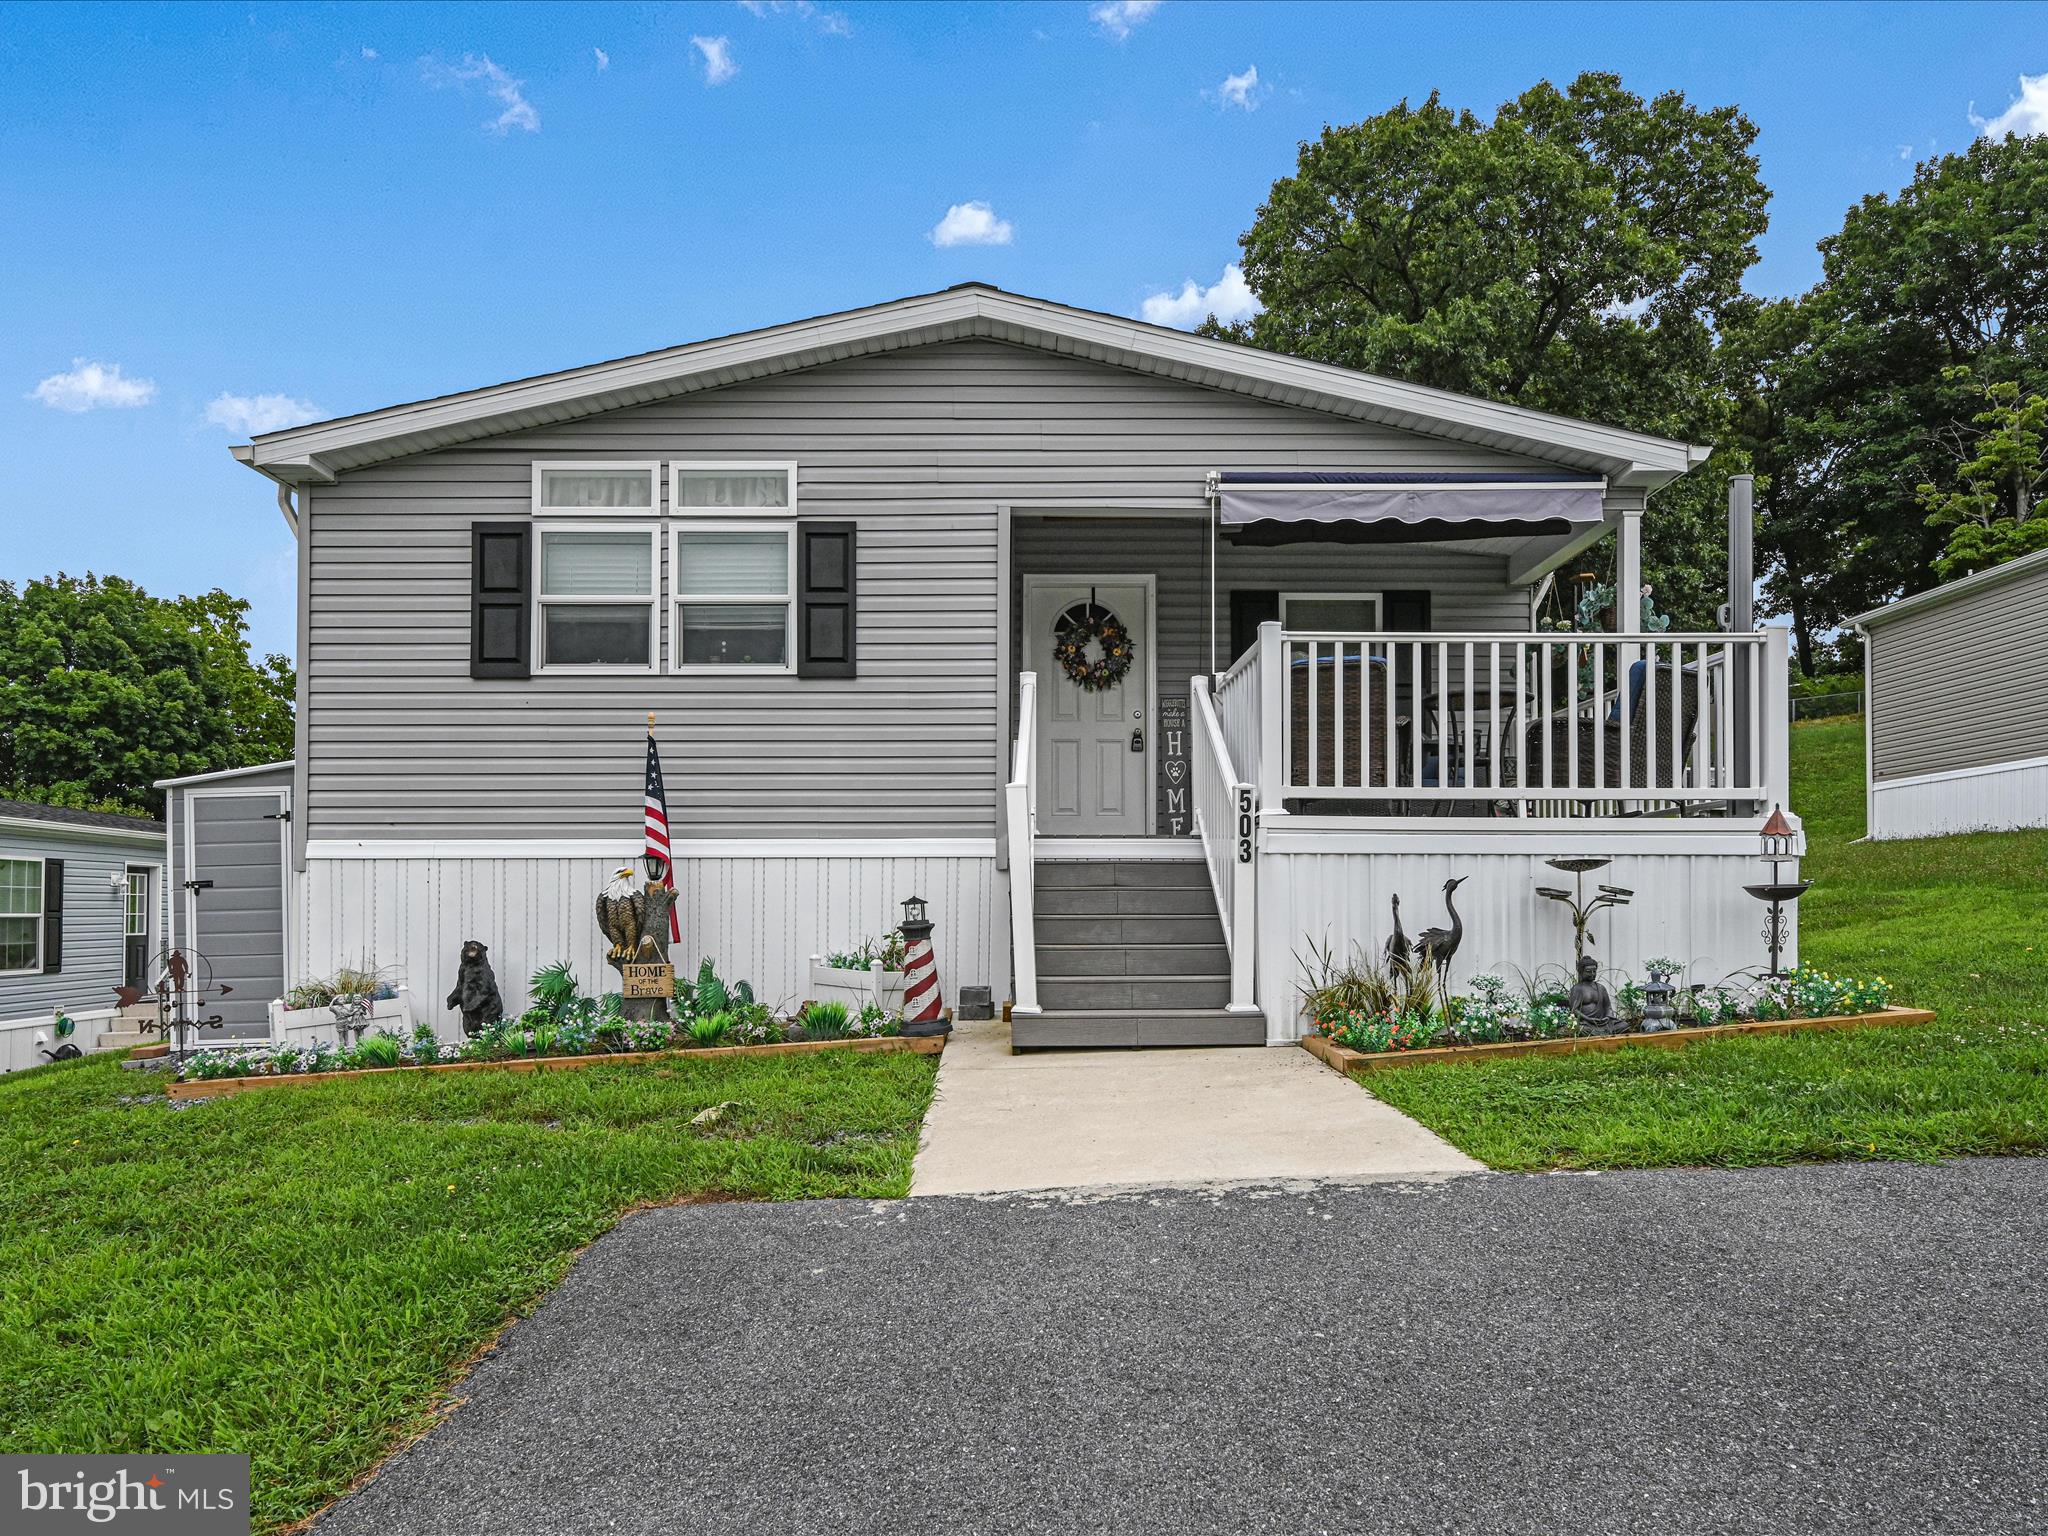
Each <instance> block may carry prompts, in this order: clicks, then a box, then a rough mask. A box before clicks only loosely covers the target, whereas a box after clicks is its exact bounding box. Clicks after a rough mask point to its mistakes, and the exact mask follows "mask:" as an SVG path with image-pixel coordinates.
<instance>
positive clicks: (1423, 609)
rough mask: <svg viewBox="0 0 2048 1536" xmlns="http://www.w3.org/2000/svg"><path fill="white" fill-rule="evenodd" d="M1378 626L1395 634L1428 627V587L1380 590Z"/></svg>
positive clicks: (1409, 632) (1412, 631)
mask: <svg viewBox="0 0 2048 1536" xmlns="http://www.w3.org/2000/svg"><path fill="white" fill-rule="evenodd" d="M1380 614H1381V620H1382V622H1381V624H1380V628H1382V629H1387V630H1392V631H1393V632H1394V633H1395V634H1397V635H1405V634H1413V633H1417V632H1420V631H1424V630H1427V629H1428V628H1429V589H1428V588H1427V587H1418V588H1417V589H1415V590H1414V591H1412V592H1382V593H1381V594H1380Z"/></svg>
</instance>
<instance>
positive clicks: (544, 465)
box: [531, 459, 661, 520]
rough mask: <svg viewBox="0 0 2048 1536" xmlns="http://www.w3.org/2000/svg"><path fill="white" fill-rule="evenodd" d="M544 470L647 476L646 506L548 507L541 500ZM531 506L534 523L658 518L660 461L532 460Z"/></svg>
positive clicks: (659, 507) (659, 510)
mask: <svg viewBox="0 0 2048 1536" xmlns="http://www.w3.org/2000/svg"><path fill="white" fill-rule="evenodd" d="M546 470H567V471H569V472H570V473H572V474H574V473H576V472H578V471H581V472H584V473H589V472H591V471H596V470H612V471H620V470H638V471H639V472H641V473H642V474H645V475H646V476H647V505H646V506H645V507H550V506H547V505H545V504H544V503H543V502H542V501H541V499H540V488H541V484H542V481H541V476H542V473H543V472H544V471H546ZM531 505H532V508H533V515H534V518H535V519H536V520H539V519H541V518H558V517H576V518H583V517H660V516H661V461H660V460H659V459H535V460H534V461H533V489H532V493H531Z"/></svg>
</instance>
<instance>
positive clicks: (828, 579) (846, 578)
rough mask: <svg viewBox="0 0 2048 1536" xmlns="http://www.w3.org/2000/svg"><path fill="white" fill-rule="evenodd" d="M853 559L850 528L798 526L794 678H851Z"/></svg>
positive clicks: (854, 604)
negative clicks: (795, 675)
mask: <svg viewBox="0 0 2048 1536" xmlns="http://www.w3.org/2000/svg"><path fill="white" fill-rule="evenodd" d="M854 555H855V549H854V525H853V524H852V523H837V522H835V523H822V522H807V523H802V524H800V525H798V528H797V562H796V567H797V657H796V673H797V676H798V677H853V676H855V675H856V673H855V657H854V647H855V629H856V618H857V612H856V607H857V600H856V596H855V585H856V576H855V570H854V567H855V559H854Z"/></svg>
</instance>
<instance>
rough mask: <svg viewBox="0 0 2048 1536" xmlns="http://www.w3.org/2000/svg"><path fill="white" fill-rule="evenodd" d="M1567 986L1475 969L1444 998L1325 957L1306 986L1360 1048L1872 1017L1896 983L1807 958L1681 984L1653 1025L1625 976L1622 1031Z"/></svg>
mask: <svg viewBox="0 0 2048 1536" xmlns="http://www.w3.org/2000/svg"><path fill="white" fill-rule="evenodd" d="M1650 965H1651V970H1652V973H1653V974H1655V975H1661V976H1665V977H1671V976H1676V975H1677V974H1679V972H1680V971H1681V970H1682V969H1683V967H1681V966H1680V965H1678V964H1677V963H1676V962H1675V961H1662V960H1654V961H1652V962H1650ZM1570 995H1571V994H1570V991H1569V990H1568V989H1567V988H1566V987H1564V986H1562V985H1545V984H1543V983H1542V982H1540V981H1538V982H1533V983H1525V985H1524V986H1523V987H1522V989H1521V991H1520V992H1519V994H1518V993H1517V991H1516V989H1515V988H1513V987H1511V986H1510V985H1509V984H1508V983H1507V981H1505V980H1504V979H1503V978H1501V977H1499V976H1490V975H1487V976H1477V977H1474V978H1473V981H1472V986H1471V990H1470V991H1469V992H1467V993H1466V995H1464V996H1463V997H1452V998H1449V999H1446V1000H1444V1001H1442V1002H1439V1001H1438V1000H1437V999H1436V998H1434V997H1433V996H1431V995H1430V993H1429V989H1428V988H1427V986H1426V985H1421V984H1418V985H1416V986H1414V987H1412V988H1410V989H1409V990H1407V991H1405V992H1404V991H1402V990H1401V989H1400V988H1399V987H1398V986H1396V985H1394V984H1393V983H1391V982H1390V981H1389V980H1388V979H1387V978H1386V977H1385V976H1384V975H1382V974H1380V973H1378V972H1376V971H1375V970H1374V969H1373V968H1371V967H1358V966H1353V967H1349V968H1343V967H1332V966H1330V965H1329V964H1328V962H1327V960H1326V961H1325V964H1324V974H1323V979H1322V981H1321V982H1320V983H1319V984H1318V985H1317V986H1315V987H1312V988H1309V989H1308V990H1307V991H1306V993H1305V1003H1306V1006H1307V1011H1308V1014H1309V1020H1310V1023H1311V1024H1312V1026H1313V1027H1314V1031H1315V1033H1316V1035H1318V1036H1320V1037H1322V1038H1324V1039H1327V1040H1329V1041H1330V1042H1331V1043H1332V1044H1334V1045H1336V1046H1339V1047H1341V1048H1342V1049H1344V1050H1347V1051H1350V1052H1352V1053H1354V1054H1357V1055H1365V1056H1377V1055H1382V1054H1386V1053H1389V1052H1395V1053H1398V1052H1401V1051H1425V1050H1440V1049H1445V1048H1453V1047H1459V1046H1479V1045H1503V1044H1527V1043H1531V1042H1545V1041H1552V1040H1584V1039H1601V1040H1606V1039H1633V1038H1638V1037H1639V1035H1641V1034H1644V1033H1661V1034H1672V1033H1682V1032H1685V1031H1689V1030H1699V1029H1704V1028H1712V1027H1719V1026H1723V1025H1730V1024H1742V1023H1774V1022H1787V1021H1790V1022H1795V1023H1800V1024H1805V1023H1809V1022H1810V1021H1812V1020H1815V1019H1830V1018H1870V1017H1877V1016H1881V1015H1886V1014H1887V1013H1888V1012H1889V1011H1893V1010H1891V1001H1892V989H1891V985H1890V983H1888V982H1887V981H1886V980H1885V979H1884V978H1883V977H1882V976H1879V977H1877V978H1875V979H1874V980H1869V981H1859V980H1857V979H1855V978H1853V977H1841V976H1833V975H1830V974H1829V973H1827V972H1825V971H1820V970H1815V969H1812V968H1808V967H1802V968H1800V969H1799V970H1796V971H1794V972H1792V973H1791V974H1790V975H1789V976H1782V977H1768V976H1767V977H1758V978H1749V979H1747V980H1744V981H1743V982H1741V983H1740V984H1730V983H1728V982H1723V983H1722V984H1720V985H1717V986H1694V987H1680V988H1673V989H1672V993H1671V1005H1672V1009H1673V1018H1672V1019H1671V1020H1670V1025H1671V1026H1673V1027H1667V1028H1666V1029H1664V1030H1662V1031H1644V1030H1643V1028H1642V1025H1643V1020H1644V1008H1645V1005H1646V999H1647V996H1648V993H1647V991H1646V989H1645V988H1644V987H1642V986H1641V985H1640V984H1638V983H1636V982H1634V981H1627V980H1624V981H1623V982H1622V984H1621V986H1620V988H1619V989H1618V991H1617V992H1616V994H1615V1007H1616V1009H1617V1011H1618V1014H1619V1016H1620V1017H1621V1018H1623V1019H1624V1020H1626V1021H1628V1022H1629V1023H1631V1024H1632V1025H1634V1026H1635V1028H1633V1029H1630V1030H1624V1031H1616V1032H1613V1033H1604V1032H1603V1033H1594V1032H1591V1031H1588V1030H1586V1029H1585V1027H1584V1026H1583V1025H1582V1024H1581V1022H1580V1021H1579V1019H1578V1018H1577V1017H1576V1016H1575V1015H1574V1014H1573V1013H1572V1011H1571V1007H1570V1002H1569V999H1570Z"/></svg>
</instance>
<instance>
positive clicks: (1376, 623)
mask: <svg viewBox="0 0 2048 1536" xmlns="http://www.w3.org/2000/svg"><path fill="white" fill-rule="evenodd" d="M1289 603H1371V604H1372V628H1371V629H1370V630H1368V631H1367V633H1368V634H1375V635H1377V634H1381V633H1384V632H1385V630H1386V627H1387V604H1386V599H1385V598H1383V597H1382V596H1381V595H1380V594H1379V593H1377V592H1282V593H1281V594H1280V628H1281V629H1282V630H1283V631H1284V632H1286V633H1289V634H1292V633H1293V632H1294V626H1293V625H1292V624H1289V623H1288V622H1287V605H1288V604H1289ZM1301 633H1303V634H1317V635H1326V634H1332V633H1334V631H1332V630H1326V629H1317V630H1303V631H1301Z"/></svg>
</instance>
